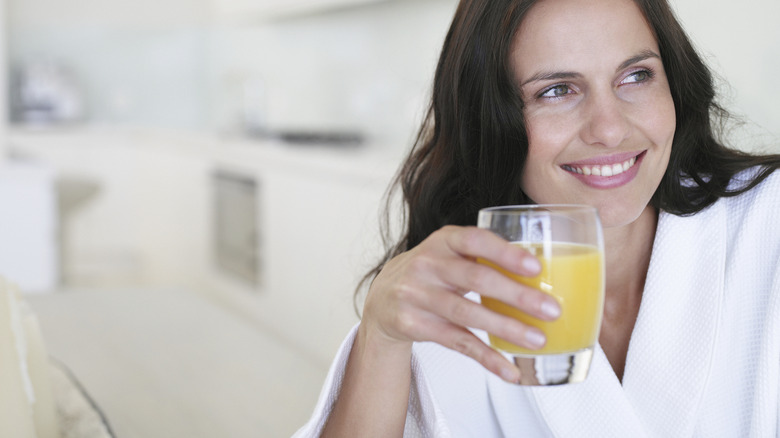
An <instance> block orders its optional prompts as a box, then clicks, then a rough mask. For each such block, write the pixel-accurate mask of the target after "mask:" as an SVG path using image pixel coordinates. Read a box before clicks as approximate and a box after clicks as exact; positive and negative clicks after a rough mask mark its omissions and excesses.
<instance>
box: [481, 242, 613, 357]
mask: <svg viewBox="0 0 780 438" xmlns="http://www.w3.org/2000/svg"><path fill="white" fill-rule="evenodd" d="M512 243H513V244H514V245H519V246H522V247H523V248H525V249H526V250H528V251H530V252H531V253H532V254H534V255H536V257H538V258H539V261H541V263H542V272H541V273H540V274H539V275H538V276H536V277H521V276H519V275H516V274H511V273H509V272H507V271H505V270H503V269H501V268H499V267H497V266H495V265H494V264H492V263H490V262H487V261H485V260H479V262H480V263H483V264H485V265H488V266H491V267H493V268H495V269H497V270H498V271H500V272H501V273H503V274H504V275H507V276H509V277H511V278H513V279H514V280H516V281H519V282H520V283H523V284H526V285H528V286H531V287H534V288H536V289H539V290H541V291H542V292H546V293H548V294H550V295H552V296H553V297H555V299H556V300H557V301H558V303H559V304H560V305H561V316H560V318H558V319H557V320H555V321H542V320H540V319H537V318H534V317H532V316H529V315H527V314H525V313H523V312H522V311H520V310H519V309H516V308H514V307H511V306H508V305H506V304H504V303H503V302H501V301H498V300H496V299H492V298H489V297H485V296H483V297H482V304H483V305H484V306H485V307H487V308H489V309H491V310H494V311H496V312H499V313H502V314H504V315H508V316H511V317H513V318H515V319H518V320H520V321H522V322H523V323H525V324H528V325H532V326H534V327H538V328H539V329H540V330H542V331H543V332H544V333H545V335H547V344H546V345H545V346H544V348H542V349H540V350H528V349H526V348H522V347H519V346H517V345H515V344H512V343H510V342H507V341H505V340H504V339H501V338H499V337H498V336H494V335H492V334H491V335H490V344H491V345H492V346H493V347H495V348H498V349H499V350H503V351H505V352H507V353H510V354H532V355H538V354H559V353H567V352H573V351H579V350H582V349H584V348H589V347H592V346H593V345H594V344H595V343H596V339H597V338H598V334H599V329H600V327H601V316H602V312H603V306H604V271H603V270H604V267H603V266H604V256H603V254H602V253H601V252H600V251H599V250H598V248H596V247H595V246H590V245H579V244H569V243H551V244H548V245H547V247H546V248H545V247H544V244H541V243H534V244H528V243H522V242H512Z"/></svg>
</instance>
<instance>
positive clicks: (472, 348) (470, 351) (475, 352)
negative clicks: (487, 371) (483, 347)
mask: <svg viewBox="0 0 780 438" xmlns="http://www.w3.org/2000/svg"><path fill="white" fill-rule="evenodd" d="M452 349H453V350H455V351H457V352H458V353H461V354H464V355H466V356H469V357H471V358H473V359H476V360H480V359H482V353H481V352H480V350H479V348H477V346H476V345H474V340H473V339H472V338H471V336H469V335H467V334H460V335H458V336H457V337H455V339H454V340H453V342H452Z"/></svg>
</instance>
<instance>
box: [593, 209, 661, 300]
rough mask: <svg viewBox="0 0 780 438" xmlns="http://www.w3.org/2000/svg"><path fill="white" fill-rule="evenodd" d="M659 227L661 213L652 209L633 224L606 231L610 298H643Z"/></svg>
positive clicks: (607, 287) (647, 210)
mask: <svg viewBox="0 0 780 438" xmlns="http://www.w3.org/2000/svg"><path fill="white" fill-rule="evenodd" d="M657 224H658V211H657V210H656V209H655V208H654V207H651V206H648V207H647V208H645V209H644V211H642V213H641V214H640V215H639V218H637V220H635V221H634V222H632V223H631V224H629V225H626V226H623V227H615V228H607V229H605V230H604V249H605V253H606V254H605V256H606V272H607V278H606V280H607V282H606V290H607V295H608V296H609V295H615V294H616V293H617V294H624V293H629V294H631V293H633V294H636V293H638V294H639V295H640V296H641V293H642V290H643V289H644V284H645V279H646V277H647V268H648V266H649V265H650V255H651V253H652V250H653V241H654V240H655V228H656V225H657Z"/></svg>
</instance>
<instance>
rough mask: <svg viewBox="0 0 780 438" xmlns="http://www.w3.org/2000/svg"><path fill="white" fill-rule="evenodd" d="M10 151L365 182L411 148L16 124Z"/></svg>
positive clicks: (386, 172)
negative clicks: (200, 162)
mask: <svg viewBox="0 0 780 438" xmlns="http://www.w3.org/2000/svg"><path fill="white" fill-rule="evenodd" d="M8 142H9V150H10V151H11V153H12V154H24V153H26V152H34V151H37V150H52V149H58V150H62V149H67V150H70V151H73V152H75V153H78V152H89V151H90V150H94V149H96V148H97V149H101V150H105V149H107V148H111V147H131V148H135V149H137V150H139V151H161V152H167V153H180V154H185V155H190V156H198V157H202V158H205V159H209V160H213V161H214V162H216V163H217V164H222V165H226V166H233V167H243V168H248V167H252V168H257V169H261V170H270V171H292V172H304V173H306V174H312V173H314V174H322V175H325V176H336V177H338V178H349V179H353V180H356V181H365V182H368V183H370V182H389V180H390V178H391V177H392V176H393V175H394V174H395V172H396V170H397V169H398V166H399V165H400V163H401V161H402V159H403V157H404V154H405V152H406V150H407V149H406V148H405V147H404V146H403V145H390V144H384V143H382V142H381V141H372V140H367V141H366V142H365V143H364V144H361V145H359V146H354V145H349V146H337V145H329V144H316V143H315V144H305V145H302V144H291V143H287V142H284V141H282V140H279V139H274V138H255V137H248V136H241V135H233V134H216V133H211V132H195V131H183V130H182V131H179V130H170V129H156V128H149V127H127V126H102V125H72V126H68V125H66V126H61V127H34V126H32V127H31V126H23V125H13V126H11V127H10V129H9V131H8Z"/></svg>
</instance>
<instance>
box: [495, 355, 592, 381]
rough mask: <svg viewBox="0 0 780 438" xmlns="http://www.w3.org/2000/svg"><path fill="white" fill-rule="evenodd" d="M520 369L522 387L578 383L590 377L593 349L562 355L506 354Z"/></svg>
mask: <svg viewBox="0 0 780 438" xmlns="http://www.w3.org/2000/svg"><path fill="white" fill-rule="evenodd" d="M504 354H505V355H507V356H508V358H509V360H510V361H512V362H514V364H515V365H517V367H518V368H519V369H520V382H518V383H519V384H520V385H531V386H547V385H564V384H566V383H578V382H582V381H583V380H585V377H587V376H588V369H589V368H590V361H591V359H592V358H593V348H586V349H584V350H580V351H575V352H571V353H561V354H542V355H536V356H533V355H523V354H510V353H504Z"/></svg>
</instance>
